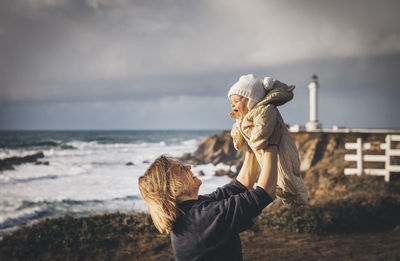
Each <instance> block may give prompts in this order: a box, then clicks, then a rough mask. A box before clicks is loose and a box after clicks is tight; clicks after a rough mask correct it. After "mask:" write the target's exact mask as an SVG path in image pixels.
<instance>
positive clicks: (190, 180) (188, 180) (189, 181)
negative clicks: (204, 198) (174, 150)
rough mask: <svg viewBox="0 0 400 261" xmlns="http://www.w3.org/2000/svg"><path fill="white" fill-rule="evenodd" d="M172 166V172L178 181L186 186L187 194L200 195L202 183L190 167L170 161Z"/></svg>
mask: <svg viewBox="0 0 400 261" xmlns="http://www.w3.org/2000/svg"><path fill="white" fill-rule="evenodd" d="M168 161H169V163H170V164H171V166H172V171H173V172H174V173H175V175H177V177H178V179H179V180H180V181H181V182H182V183H184V184H185V190H186V191H185V192H186V193H188V194H190V195H196V196H197V195H198V193H199V188H200V186H201V184H202V181H201V180H200V179H199V178H198V177H196V176H195V175H194V174H193V172H192V167H191V166H190V165H184V164H182V163H181V162H179V161H178V160H176V159H171V158H170V159H168Z"/></svg>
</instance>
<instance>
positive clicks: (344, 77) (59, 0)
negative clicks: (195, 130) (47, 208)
mask: <svg viewBox="0 0 400 261" xmlns="http://www.w3.org/2000/svg"><path fill="white" fill-rule="evenodd" d="M399 9H400V2H399V1H358V0H353V1H317V0H314V1H312V0H307V1H279V2H278V1H261V0H253V1H246V3H244V2H243V1H222V0H221V1H218V0H216V1H174V0H164V1H128V0H115V1H108V0H87V1H78V0H74V1H68V0H29V1H22V0H21V1H11V0H7V1H1V2H0V107H1V108H2V112H1V113H0V120H2V122H3V123H4V122H7V123H10V122H11V120H10V119H14V120H13V121H12V122H14V123H15V124H14V125H13V126H18V127H20V126H23V123H21V122H18V119H21V117H22V116H21V115H23V113H21V111H25V113H28V114H29V111H32V113H33V112H34V111H35V114H34V115H33V114H32V115H31V118H32V120H31V121H32V122H33V121H34V119H37V118H41V117H40V116H39V115H40V113H39V112H40V111H41V110H43V109H44V108H46V109H49V110H50V109H51V110H54V111H59V112H62V113H63V115H64V116H65V117H68V118H70V119H71V124H73V120H72V119H73V118H74V116H73V115H76V114H77V112H76V111H75V110H70V114H67V112H68V110H67V109H68V104H70V105H69V106H74V105H73V104H77V103H79V104H80V106H79V108H80V109H81V111H84V110H85V108H87V115H88V117H89V118H90V115H92V116H93V115H94V114H96V110H97V109H98V108H99V107H98V106H97V105H98V102H100V103H104V104H108V103H109V104H113V106H115V103H117V102H118V101H121V104H123V103H124V104H125V103H129V101H134V102H136V103H141V102H143V103H141V104H142V105H143V106H144V107H146V106H150V107H157V106H158V104H159V103H160V102H163V101H165V99H167V100H168V99H169V98H168V97H184V96H185V97H192V98H193V100H191V101H192V102H193V104H192V105H191V104H190V103H182V104H181V105H180V106H198V107H196V108H193V112H194V111H201V110H205V111H204V112H203V113H207V109H209V108H208V107H207V101H208V99H209V98H210V97H220V98H218V99H220V102H221V103H225V102H227V100H226V92H227V90H228V88H229V86H230V85H232V84H233V83H234V82H235V81H236V80H237V79H238V78H239V76H240V75H242V74H246V73H255V74H256V75H258V76H260V77H263V76H266V75H268V76H272V77H275V78H278V79H281V80H283V81H286V82H288V83H292V84H295V85H297V88H296V90H295V99H294V100H293V101H292V102H291V103H290V104H289V105H288V106H287V107H284V108H282V109H283V112H284V113H285V114H286V115H285V117H286V119H287V121H288V122H290V123H302V122H305V121H307V117H308V116H307V115H308V90H307V88H306V86H307V84H308V82H309V78H310V76H311V75H312V74H313V73H316V74H317V75H318V76H319V77H320V82H321V89H320V115H321V117H322V116H323V117H324V120H322V122H323V123H326V124H327V125H330V124H341V123H342V122H346V121H348V122H353V124H354V125H355V126H367V125H368V124H369V125H368V126H377V127H378V126H391V127H393V126H394V127H396V126H397V127H400V126H398V124H400V123H396V124H397V125H396V124H394V122H400V121H396V120H394V119H397V117H396V115H395V113H394V112H396V111H399V110H400V108H399V105H397V101H396V98H397V97H398V96H399V84H398V82H400V79H399V76H398V72H397V69H396V68H399V65H400V56H399V54H400V16H398V14H397V12H398V10H399ZM198 97H200V98H198ZM201 97H203V98H201ZM192 98H190V99H192ZM190 99H189V100H190ZM324 99H325V100H324ZM337 101H339V102H337ZM352 101H353V102H352ZM354 101H356V102H354ZM216 103H217V102H216V101H214V106H211V107H212V109H213V110H216V109H219V110H221V108H222V110H224V108H225V107H218V106H217V105H216ZM338 103H340V104H341V108H338V110H337V111H336V110H332V107H334V106H335V105H336V104H338ZM60 104H61V105H60ZM88 104H91V105H88ZM354 104H357V107H354V106H353V105H354ZM85 106H87V107H85ZM104 106H106V105H104ZM110 106H111V105H110ZM221 106H226V104H224V105H221ZM117 107H118V106H117ZM211 107H210V108H211ZM374 107H375V108H374ZM22 108H24V110H23V109H22ZM33 108H35V109H33ZM118 108H120V110H119V111H118V112H115V115H120V116H121V117H123V115H124V114H125V115H129V116H126V117H131V116H130V115H132V113H131V112H129V113H128V111H127V110H125V109H124V108H125V107H124V106H122V105H121V106H120V107H118ZM135 108H137V107H135ZM226 108H227V109H229V106H227V107H226ZM30 109H31V110H30ZM178 110H179V109H178V107H176V108H175V109H174V111H173V113H177V111H178ZM181 110H183V111H185V110H186V111H189V110H188V107H181ZM110 111H111V110H110ZM155 111H157V110H155ZM155 111H154V113H155ZM103 113H105V114H107V112H106V111H103ZM110 113H111V112H110ZM143 113H145V112H143ZM171 113H172V111H171ZM210 113H211V115H212V114H213V112H212V111H210ZM111 114H112V113H111ZM13 115H14V116H13ZM115 115H114V118H115ZM368 115H372V116H374V117H368ZM382 115H385V116H388V117H389V118H388V119H387V120H386V121H385V120H384V119H385V117H382ZM25 117H29V115H28V116H25ZM182 117H183V115H182ZM6 118H7V119H9V120H7V121H6V120H4V119H6ZM42 118H43V119H42V120H43V121H44V120H45V119H47V118H46V117H42ZM371 118H372V119H373V118H376V119H375V120H374V123H368V124H367V122H368V121H371ZM355 119H356V120H355ZM52 121H53V122H52V123H51V124H54V125H51V124H50V123H49V124H50V125H51V126H56V125H57V120H56V119H54V120H52ZM208 122H214V123H215V121H213V119H209V120H208ZM17 123H18V124H17ZM21 124H22V125H21ZM76 124H77V125H79V124H81V122H79V123H78V122H77V123H76ZM149 124H150V125H149V126H150V127H151V123H149ZM165 124H167V122H165ZM38 125H39V126H40V123H38ZM50 125H46V124H44V126H50ZM10 126H11V125H9V126H8V127H10ZM35 126H36V125H35ZM160 126H161V125H160ZM196 126H197V125H196ZM210 126H213V125H210ZM0 127H3V126H0ZM5 127H7V126H5ZM21 128H22V127H21ZM93 128H96V125H93Z"/></svg>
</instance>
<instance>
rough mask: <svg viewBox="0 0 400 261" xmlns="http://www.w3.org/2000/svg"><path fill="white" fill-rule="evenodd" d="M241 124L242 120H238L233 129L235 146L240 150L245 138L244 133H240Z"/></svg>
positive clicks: (232, 134)
mask: <svg viewBox="0 0 400 261" xmlns="http://www.w3.org/2000/svg"><path fill="white" fill-rule="evenodd" d="M239 126H240V121H239V120H236V122H235V123H234V124H233V126H232V130H231V136H232V141H233V146H234V147H235V149H236V150H240V149H241V148H242V147H243V144H244V138H243V136H242V134H241V133H240V130H239V128H240V127H239Z"/></svg>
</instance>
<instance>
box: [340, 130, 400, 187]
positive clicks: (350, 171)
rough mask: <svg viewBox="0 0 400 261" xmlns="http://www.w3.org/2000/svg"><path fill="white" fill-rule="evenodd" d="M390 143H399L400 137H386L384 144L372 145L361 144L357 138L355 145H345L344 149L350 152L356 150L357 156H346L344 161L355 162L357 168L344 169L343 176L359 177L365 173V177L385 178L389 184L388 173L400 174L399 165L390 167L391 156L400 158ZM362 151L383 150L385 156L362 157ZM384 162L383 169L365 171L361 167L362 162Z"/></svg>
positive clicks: (399, 153)
mask: <svg viewBox="0 0 400 261" xmlns="http://www.w3.org/2000/svg"><path fill="white" fill-rule="evenodd" d="M392 141H400V135H386V138H385V143H380V144H374V143H372V144H371V143H362V140H361V138H357V142H356V143H346V144H345V148H346V149H350V150H357V154H346V155H344V160H346V161H356V162H357V168H355V169H350V168H346V169H344V174H345V175H353V174H357V175H361V174H362V173H365V174H367V175H377V176H385V181H387V182H389V180H390V172H400V165H391V164H390V157H391V156H400V150H399V149H397V150H396V149H392V148H391V146H392ZM363 149H365V150H375V151H376V150H385V155H363ZM365 161H373V162H385V168H384V169H366V168H364V167H363V162H365Z"/></svg>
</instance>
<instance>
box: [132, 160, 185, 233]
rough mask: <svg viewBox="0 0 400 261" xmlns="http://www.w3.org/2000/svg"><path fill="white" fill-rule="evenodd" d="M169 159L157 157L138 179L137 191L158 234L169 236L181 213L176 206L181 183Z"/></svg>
mask: <svg viewBox="0 0 400 261" xmlns="http://www.w3.org/2000/svg"><path fill="white" fill-rule="evenodd" d="M168 159H169V157H167V156H165V155H162V156H160V157H158V158H157V159H156V160H154V162H153V163H152V164H151V165H150V167H149V168H148V169H147V170H146V172H145V174H144V175H143V176H141V177H139V190H140V193H141V194H142V197H143V199H144V201H145V202H146V204H147V207H148V208H149V212H150V215H151V218H152V219H153V222H154V225H155V226H156V228H157V229H158V231H160V233H164V234H169V233H170V232H171V230H172V225H173V223H174V222H175V220H176V219H177V218H178V216H179V215H180V214H181V213H183V212H182V210H180V209H179V207H178V204H177V197H178V196H179V195H178V194H179V191H180V188H182V187H183V184H182V182H180V181H179V180H178V178H177V177H176V175H175V174H174V173H173V172H172V170H171V167H172V166H171V164H170V163H169V161H168Z"/></svg>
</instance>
